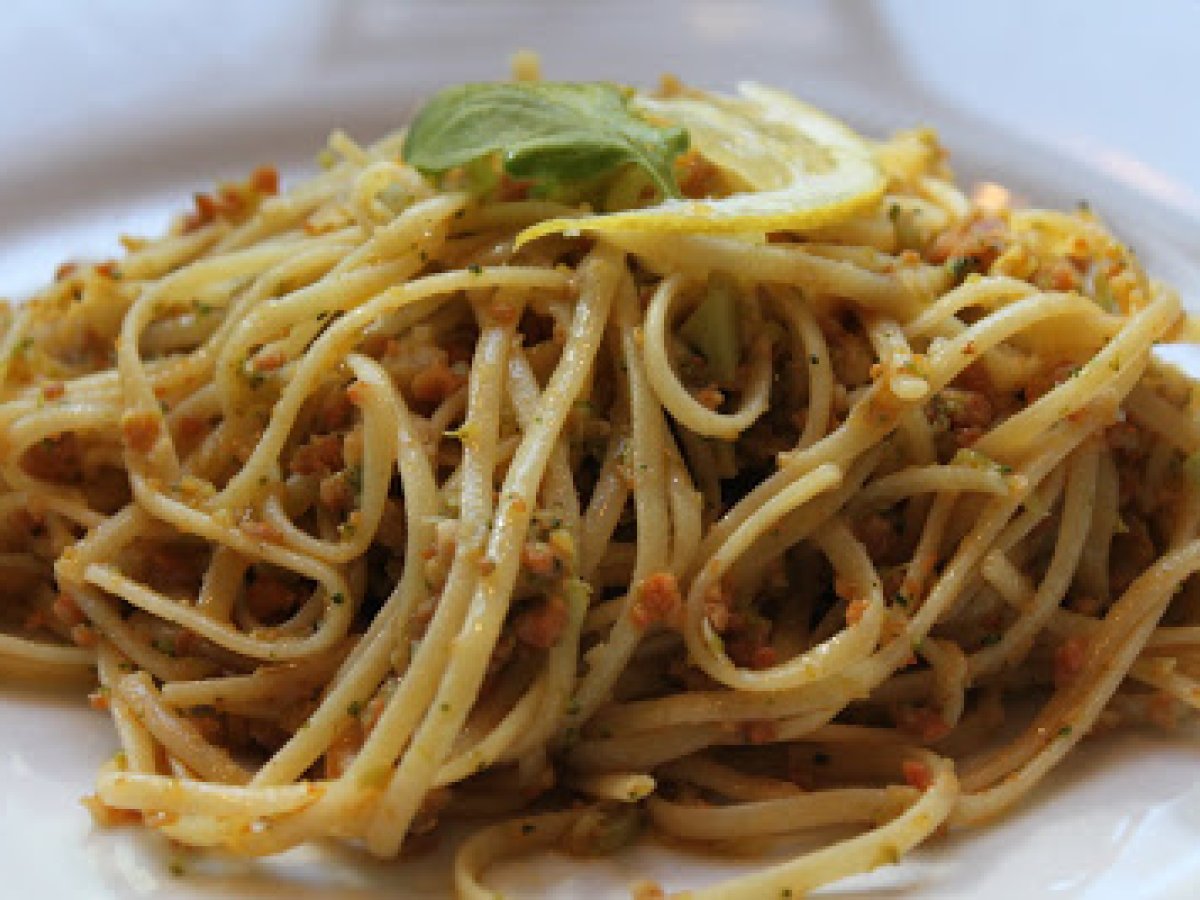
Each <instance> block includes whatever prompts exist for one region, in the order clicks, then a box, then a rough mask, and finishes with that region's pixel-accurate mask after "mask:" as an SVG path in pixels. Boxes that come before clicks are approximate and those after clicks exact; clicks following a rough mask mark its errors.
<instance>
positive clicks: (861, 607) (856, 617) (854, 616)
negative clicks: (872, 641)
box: [846, 600, 867, 625]
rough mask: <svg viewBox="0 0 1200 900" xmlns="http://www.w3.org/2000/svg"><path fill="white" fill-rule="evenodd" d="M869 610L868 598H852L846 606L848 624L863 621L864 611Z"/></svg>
mask: <svg viewBox="0 0 1200 900" xmlns="http://www.w3.org/2000/svg"><path fill="white" fill-rule="evenodd" d="M866 611H867V601H866V600H852V601H851V602H850V605H849V606H847V607H846V624H847V625H857V624H858V623H859V622H861V621H862V617H863V613H865V612H866Z"/></svg>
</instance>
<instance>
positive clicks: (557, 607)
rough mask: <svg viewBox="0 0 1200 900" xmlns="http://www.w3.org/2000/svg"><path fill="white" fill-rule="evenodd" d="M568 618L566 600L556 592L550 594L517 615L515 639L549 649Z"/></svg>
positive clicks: (556, 640) (565, 626)
mask: <svg viewBox="0 0 1200 900" xmlns="http://www.w3.org/2000/svg"><path fill="white" fill-rule="evenodd" d="M568 618H569V616H568V611H567V602H566V600H564V599H563V598H562V597H561V596H560V595H558V594H551V595H550V596H549V597H547V598H546V599H545V600H543V601H542V602H541V603H539V604H538V605H537V606H535V607H533V608H532V609H527V610H526V611H525V612H523V613H521V614H520V615H519V616H518V617H517V621H516V625H515V629H514V630H515V632H516V635H517V640H519V641H521V643H523V644H528V645H529V646H531V647H537V648H539V649H541V650H546V649H549V648H550V647H553V646H554V645H555V644H556V643H557V642H558V639H559V638H560V637H562V634H563V632H564V631H565V630H566V628H567V620H568Z"/></svg>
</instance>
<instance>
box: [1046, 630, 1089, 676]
mask: <svg viewBox="0 0 1200 900" xmlns="http://www.w3.org/2000/svg"><path fill="white" fill-rule="evenodd" d="M1086 660H1087V645H1086V644H1085V643H1084V641H1083V639H1082V638H1080V637H1076V636H1071V637H1069V638H1067V639H1066V640H1065V641H1063V642H1062V643H1061V644H1059V645H1058V648H1057V649H1056V650H1055V651H1054V686H1055V687H1059V688H1061V687H1064V686H1066V685H1068V684H1070V683H1071V682H1072V681H1074V680H1075V676H1076V675H1078V674H1079V671H1080V670H1081V669H1082V668H1083V664H1084V662H1085V661H1086Z"/></svg>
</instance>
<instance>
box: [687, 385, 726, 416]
mask: <svg viewBox="0 0 1200 900" xmlns="http://www.w3.org/2000/svg"><path fill="white" fill-rule="evenodd" d="M694 396H695V398H696V402H697V403H699V404H700V405H701V406H703V407H704V408H705V409H711V410H717V409H720V408H721V404H722V403H724V402H725V395H724V394H723V393H722V392H721V391H720V390H719V389H718V388H717V386H716V385H714V384H710V385H707V386H706V387H702V388H700V390H698V391H696V393H695V395H694Z"/></svg>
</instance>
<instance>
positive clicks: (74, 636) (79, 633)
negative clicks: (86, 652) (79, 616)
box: [71, 625, 100, 647]
mask: <svg viewBox="0 0 1200 900" xmlns="http://www.w3.org/2000/svg"><path fill="white" fill-rule="evenodd" d="M71 640H72V641H74V642H75V643H76V644H77V645H78V646H80V647H95V646H96V645H97V644H98V643H100V636H99V635H98V634H96V629H95V628H93V627H92V626H91V625H76V626H75V627H74V628H72V629H71Z"/></svg>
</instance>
